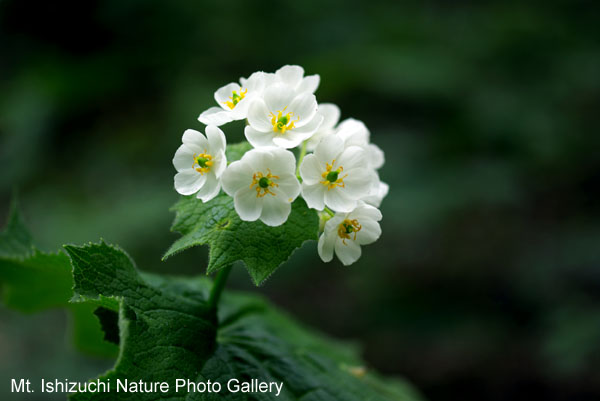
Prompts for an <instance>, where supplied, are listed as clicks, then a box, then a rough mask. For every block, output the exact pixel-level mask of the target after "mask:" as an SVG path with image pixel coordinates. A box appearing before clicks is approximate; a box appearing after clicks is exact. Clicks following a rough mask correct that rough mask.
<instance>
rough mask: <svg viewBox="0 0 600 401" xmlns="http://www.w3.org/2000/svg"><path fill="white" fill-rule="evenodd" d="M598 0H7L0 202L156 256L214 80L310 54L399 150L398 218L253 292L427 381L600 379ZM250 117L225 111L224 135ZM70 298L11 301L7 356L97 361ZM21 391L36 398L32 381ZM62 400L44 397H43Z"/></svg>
mask: <svg viewBox="0 0 600 401" xmlns="http://www.w3.org/2000/svg"><path fill="white" fill-rule="evenodd" d="M599 11H600V6H599V5H598V3H597V2H583V1H581V2H580V1H553V2H537V1H532V2H511V1H502V2H493V1H490V2H488V1H486V2H469V1H457V2H445V1H425V2H423V1H402V2H399V1H382V0H370V1H361V2H352V1H348V0H345V1H344V0H319V1H308V0H307V1H296V2H291V1H290V2H271V1H265V0H259V1H227V2H223V1H206V2H199V1H184V0H174V1H156V0H144V1H138V0H127V1H125V0H105V1H99V0H89V1H78V2H69V1H63V0H59V1H53V2H44V1H31V0H1V1H0V135H1V137H0V171H1V174H0V211H2V213H0V214H1V215H2V218H1V219H2V221H4V219H5V217H4V216H5V215H6V213H7V212H8V204H9V200H10V197H11V192H12V190H13V189H15V188H16V189H18V192H19V194H20V198H21V205H22V209H23V210H24V213H25V216H26V219H27V221H28V223H29V225H30V227H31V229H32V231H33V233H34V236H35V238H37V241H38V243H39V244H40V245H41V247H42V248H44V249H46V250H55V249H57V248H58V247H59V246H60V245H61V244H64V243H82V242H84V241H90V240H92V241H96V240H98V239H99V238H100V237H102V238H105V239H106V240H107V241H109V242H114V243H119V244H120V245H122V247H123V248H124V249H126V250H127V251H128V252H129V253H130V254H131V255H132V256H133V257H134V258H135V260H136V261H137V263H138V266H139V267H140V268H142V269H145V270H148V271H154V272H164V273H173V274H201V273H203V272H204V269H205V266H206V261H207V252H206V249H195V250H193V251H189V252H186V253H184V254H182V255H179V256H176V257H174V258H172V259H170V260H169V261H167V262H161V261H160V258H161V256H162V253H163V252H164V251H165V250H166V249H167V248H168V246H169V245H170V243H171V242H172V241H173V240H174V239H176V238H177V235H176V234H173V233H170V232H169V226H170V222H171V221H172V218H173V214H172V213H171V212H169V211H168V208H169V206H170V205H172V204H173V203H174V202H175V201H176V200H177V198H178V195H177V194H176V193H175V191H174V190H173V186H172V180H173V174H174V169H173V167H172V165H171V159H172V156H173V154H174V152H175V150H176V148H177V147H178V146H179V144H180V139H181V134H182V133H183V131H184V130H185V129H187V128H195V129H202V128H203V127H202V125H201V124H200V123H199V122H198V121H197V120H196V118H197V116H198V115H199V113H200V112H201V111H202V110H204V109H206V108H208V107H209V106H212V105H213V98H212V95H213V92H214V90H215V89H217V88H218V87H219V86H221V85H223V84H225V83H228V82H230V81H232V80H235V79H237V78H238V77H240V76H248V75H249V74H250V73H252V72H253V71H255V70H265V71H274V70H276V69H277V68H279V67H280V66H282V65H284V64H300V65H302V66H304V68H305V69H306V71H307V73H309V74H314V73H318V74H320V75H321V79H322V80H321V86H320V88H319V90H318V92H317V96H318V99H319V101H323V102H334V103H337V104H338V105H339V106H340V107H341V109H342V118H347V117H354V118H358V119H360V120H363V121H364V122H365V123H366V124H367V125H368V126H369V127H370V129H371V132H372V140H373V141H374V142H375V143H377V144H378V145H379V146H380V147H382V148H383V149H385V151H386V156H387V162H386V165H385V167H384V168H383V169H382V171H381V176H382V178H383V180H384V181H386V182H388V183H389V184H390V186H391V192H390V195H389V196H388V198H387V199H386V200H385V201H384V203H383V205H382V212H383V215H384V220H383V222H382V226H383V232H384V234H383V236H382V238H381V240H380V241H379V242H377V243H376V244H374V245H371V246H368V247H366V248H364V252H363V257H362V259H360V261H359V262H358V263H356V264H355V265H353V266H351V267H348V268H344V267H343V266H342V265H341V264H340V263H339V262H333V263H330V264H324V263H322V262H321V261H320V260H319V258H318V256H317V252H316V244H315V243H309V244H306V245H305V246H304V247H303V248H302V249H301V250H299V251H297V252H296V254H295V255H294V256H293V257H292V259H291V260H290V261H289V262H288V263H287V264H285V265H284V266H283V267H282V268H281V269H280V270H279V271H277V273H276V274H275V275H274V276H273V277H272V278H271V279H270V280H268V281H267V283H266V284H265V285H264V286H263V287H261V288H258V289H257V288H253V286H252V285H251V284H250V280H249V277H248V275H247V273H246V272H245V271H244V269H243V268H241V267H238V268H237V269H236V270H235V272H234V274H233V276H232V278H231V282H230V286H231V287H232V288H238V289H245V290H250V291H258V292H260V293H262V294H265V295H266V296H267V297H268V298H270V299H272V300H273V301H274V302H275V303H277V304H278V305H280V306H281V307H282V308H284V309H286V310H288V311H290V313H291V314H293V315H294V316H296V317H297V318H298V319H300V320H301V321H303V322H305V323H307V324H309V325H311V326H314V327H317V328H319V329H320V330H322V331H324V332H326V333H329V334H331V335H333V336H336V337H338V338H343V339H347V340H353V341H357V342H359V343H360V344H362V346H363V350H364V356H365V358H366V360H367V362H368V363H369V366H370V367H373V368H375V369H377V370H379V371H381V372H383V373H385V374H388V375H401V376H404V377H406V378H408V379H409V380H410V381H411V382H412V383H414V384H415V386H416V387H417V388H418V389H420V391H421V392H422V393H423V394H424V396H425V398H427V399H429V400H431V401H448V400H461V401H468V400H532V399H543V400H546V401H554V400H557V401H558V400H598V399H600V206H599V205H600V202H599V201H598V195H599V194H600V189H599V188H600V135H599V131H598V125H597V121H598V117H597V116H598V112H599V110H600V108H599V106H600V24H599V23H598V21H599V20H600V19H599V17H600V13H599ZM241 128H242V125H240V124H238V125H236V124H231V125H228V126H226V127H225V131H226V133H227V135H228V140H229V141H230V142H234V141H238V140H242V139H243V135H242V129H241ZM68 324H69V322H68V321H67V320H66V318H65V316H64V315H63V314H62V312H60V311H52V312H48V313H43V314H38V315H34V316H22V315H20V314H17V313H15V312H12V311H9V310H6V309H5V308H2V307H0V378H2V384H1V386H2V390H3V391H4V394H5V397H8V398H5V399H11V398H10V397H15V396H16V395H9V396H6V393H5V391H6V386H7V380H8V378H9V377H42V376H44V377H55V376H56V377H65V378H71V379H85V378H88V377H93V376H95V375H96V374H97V373H99V372H101V371H102V370H104V369H106V368H108V367H109V366H110V365H111V364H112V361H106V360H98V359H94V358H90V357H85V356H81V355H78V354H77V353H76V352H75V351H74V350H73V349H72V347H71V346H70V344H69V340H68V334H67V333H68ZM27 399H33V398H31V397H28V398H27ZM43 399H49V398H47V397H46V398H43Z"/></svg>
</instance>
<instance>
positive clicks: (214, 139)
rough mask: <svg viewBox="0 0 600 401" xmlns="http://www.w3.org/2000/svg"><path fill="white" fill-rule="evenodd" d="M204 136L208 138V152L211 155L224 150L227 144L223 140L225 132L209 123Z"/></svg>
mask: <svg viewBox="0 0 600 401" xmlns="http://www.w3.org/2000/svg"><path fill="white" fill-rule="evenodd" d="M206 138H207V139H208V144H209V145H210V146H209V153H210V154H211V155H213V156H214V155H215V154H217V153H219V152H221V151H225V147H226V146H227V144H226V143H227V142H226V140H225V134H224V133H223V131H221V129H219V128H217V127H216V126H214V125H209V126H208V127H206Z"/></svg>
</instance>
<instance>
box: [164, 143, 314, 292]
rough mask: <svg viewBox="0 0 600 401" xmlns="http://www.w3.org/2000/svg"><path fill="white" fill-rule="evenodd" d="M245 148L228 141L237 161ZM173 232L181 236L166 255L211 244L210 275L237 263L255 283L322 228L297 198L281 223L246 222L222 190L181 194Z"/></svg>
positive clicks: (233, 157)
mask: <svg viewBox="0 0 600 401" xmlns="http://www.w3.org/2000/svg"><path fill="white" fill-rule="evenodd" d="M247 148H248V147H247V146H246V145H245V144H244V143H242V144H236V145H230V146H229V147H228V155H229V156H230V157H231V158H232V159H234V160H235V158H239V157H241V155H242V154H243V151H244V150H247ZM173 210H174V211H175V212H176V216H175V221H174V223H173V226H172V228H171V229H172V230H173V231H177V232H179V233H181V234H182V235H183V236H182V237H181V238H180V239H178V240H177V241H175V243H174V244H173V245H172V246H171V248H169V250H168V251H167V253H166V254H165V256H164V259H166V258H168V257H170V256H172V255H174V254H176V253H178V252H181V251H183V250H185V249H188V248H190V247H193V246H197V245H205V244H206V245H209V247H210V250H209V262H208V269H207V270H208V273H211V272H214V271H216V270H219V269H222V268H224V267H226V266H228V265H230V264H232V263H234V262H236V261H242V262H244V264H245V265H246V267H247V269H248V272H249V273H250V276H251V277H252V279H253V281H254V283H255V284H256V285H260V284H261V283H262V282H263V281H264V280H265V279H267V278H268V277H269V276H270V275H271V274H272V273H273V272H274V271H275V270H276V269H277V268H278V267H279V266H280V265H281V264H282V263H283V262H285V261H286V260H288V258H289V257H290V255H291V254H292V253H293V252H294V250H296V249H297V248H299V247H300V246H301V245H302V244H303V243H304V242H305V241H307V240H316V239H317V233H318V230H319V218H318V216H317V213H316V212H315V211H314V210H312V209H309V208H308V207H307V206H306V203H305V202H304V200H302V199H300V198H298V199H296V201H294V203H293V204H292V212H291V213H290V216H289V217H288V220H287V221H286V222H285V223H284V224H282V225H281V226H279V227H269V226H267V225H265V224H264V223H262V222H260V221H254V222H247V221H242V220H241V219H240V218H239V216H238V214H237V213H236V211H235V208H234V206H233V198H231V197H230V196H227V195H226V194H223V193H222V194H220V195H219V196H217V197H216V198H214V199H213V200H211V201H210V202H207V203H203V202H202V201H201V200H199V199H196V198H195V197H194V196H188V197H182V199H181V200H180V201H179V202H178V203H177V204H175V206H174V207H173Z"/></svg>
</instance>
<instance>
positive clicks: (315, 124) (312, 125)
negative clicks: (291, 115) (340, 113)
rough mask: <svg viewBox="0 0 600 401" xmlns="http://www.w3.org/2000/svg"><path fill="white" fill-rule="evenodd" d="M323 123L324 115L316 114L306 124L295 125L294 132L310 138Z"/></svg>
mask: <svg viewBox="0 0 600 401" xmlns="http://www.w3.org/2000/svg"><path fill="white" fill-rule="evenodd" d="M322 123H323V116H320V115H318V114H315V116H314V117H313V119H312V120H310V121H309V122H308V123H307V124H306V125H304V126H300V127H294V129H293V130H292V132H294V133H296V134H302V135H303V136H305V137H307V138H310V137H311V136H312V135H313V134H314V133H315V132H316V131H317V130H318V129H319V128H320V127H321V124H322Z"/></svg>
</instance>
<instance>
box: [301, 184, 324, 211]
mask: <svg viewBox="0 0 600 401" xmlns="http://www.w3.org/2000/svg"><path fill="white" fill-rule="evenodd" d="M326 190H327V188H326V187H325V185H322V184H314V185H305V184H304V183H302V197H303V198H304V200H305V201H306V204H307V205H308V207H309V208H311V209H317V210H323V209H324V208H325V203H324V201H325V193H324V192H325V191H326Z"/></svg>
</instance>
